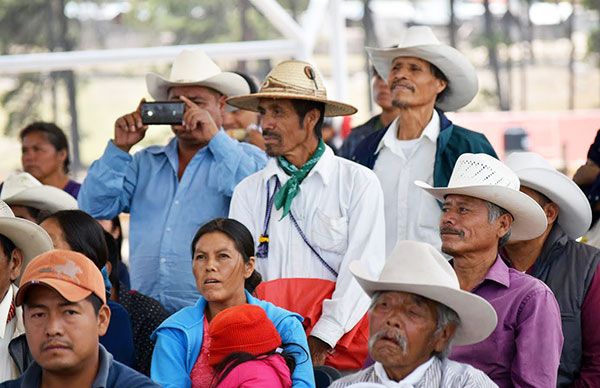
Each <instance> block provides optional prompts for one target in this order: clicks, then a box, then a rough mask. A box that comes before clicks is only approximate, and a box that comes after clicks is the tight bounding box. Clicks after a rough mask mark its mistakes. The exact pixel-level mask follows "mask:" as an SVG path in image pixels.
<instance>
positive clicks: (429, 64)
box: [351, 27, 496, 253]
mask: <svg viewBox="0 0 600 388" xmlns="http://www.w3.org/2000/svg"><path fill="white" fill-rule="evenodd" d="M367 51H368V52H369V56H370V57H371V61H372V63H373V64H374V66H375V68H376V69H377V72H378V73H379V74H381V77H382V78H383V79H385V80H387V83H388V85H389V86H390V88H391V94H392V104H393V105H394V106H395V107H397V108H398V109H399V115H398V117H397V118H396V119H395V120H394V121H393V122H392V123H391V124H390V125H389V126H388V127H386V128H383V129H381V130H379V131H377V132H375V133H373V134H372V135H370V136H368V137H367V138H366V139H365V140H364V141H363V142H361V143H360V144H359V145H358V147H357V148H356V150H355V151H354V154H353V156H352V158H351V159H352V160H354V161H356V162H358V163H360V164H362V165H364V166H366V167H368V168H371V169H373V171H375V174H376V175H377V177H378V178H379V181H380V182H381V187H382V189H383V195H384V198H385V201H384V207H385V217H386V219H385V223H386V249H387V253H389V252H391V251H392V249H393V248H394V246H395V245H396V241H399V240H416V241H424V242H428V243H430V244H432V245H433V246H435V247H437V248H440V247H441V240H440V237H439V233H438V221H439V218H440V207H439V205H438V203H437V202H436V200H435V199H434V198H431V197H428V196H427V195H425V194H424V193H423V192H422V191H421V190H418V188H416V187H415V186H414V185H413V184H412V182H414V181H415V180H422V181H425V182H428V183H430V184H432V185H434V186H444V185H446V184H447V183H448V179H449V178H450V175H451V174H452V168H453V167H454V164H455V162H456V159H457V158H458V157H459V156H460V155H461V154H462V153H465V152H470V153H486V154H489V155H492V156H494V157H496V153H495V152H494V149H493V148H492V146H491V145H490V143H489V142H488V140H487V139H486V137H485V136H484V135H483V134H481V133H477V132H473V131H470V130H468V129H465V128H462V127H459V126H457V125H454V124H452V122H451V121H450V120H448V118H447V117H446V116H445V115H444V111H454V110H457V109H460V108H462V107H463V106H465V105H467V104H468V103H469V102H470V101H471V100H472V99H473V97H475V95H476V94H477V89H478V80H477V74H476V73H475V69H474V67H473V65H472V64H471V63H470V62H469V60H468V59H467V58H466V57H465V56H464V55H463V54H461V53H460V52H459V51H457V50H456V49H454V48H452V47H450V46H447V45H444V44H441V43H440V42H439V41H438V40H437V38H436V37H435V36H434V35H433V32H432V31H431V29H430V28H429V27H411V28H409V29H408V30H407V32H406V35H405V36H404V39H403V41H402V42H401V43H400V44H399V45H398V46H397V47H393V48H387V49H375V48H367Z"/></svg>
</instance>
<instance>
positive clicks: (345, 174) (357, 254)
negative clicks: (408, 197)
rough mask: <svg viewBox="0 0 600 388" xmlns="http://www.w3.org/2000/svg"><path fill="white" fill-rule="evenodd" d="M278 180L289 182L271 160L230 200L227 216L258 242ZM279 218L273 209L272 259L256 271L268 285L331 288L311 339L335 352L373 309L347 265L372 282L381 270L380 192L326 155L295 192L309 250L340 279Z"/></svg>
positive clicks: (364, 175) (347, 164) (357, 170)
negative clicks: (358, 266) (324, 283)
mask: <svg viewBox="0 0 600 388" xmlns="http://www.w3.org/2000/svg"><path fill="white" fill-rule="evenodd" d="M275 177H278V178H279V181H280V182H281V185H283V184H285V182H286V181H287V180H288V179H289V176H288V175H287V174H286V173H285V172H284V171H283V170H282V169H281V168H280V167H279V166H278V164H277V160H276V159H275V158H271V159H270V160H269V162H268V163H267V166H266V167H265V168H264V169H263V170H262V171H259V172H257V173H255V174H253V175H251V176H249V177H247V178H246V179H244V180H243V181H242V182H240V184H239V185H238V186H237V187H236V189H235V192H234V193H233V198H232V200H231V208H230V212H229V216H230V217H231V218H235V219H237V220H238V221H240V222H241V223H243V224H244V225H245V226H246V227H247V228H248V229H249V230H250V232H251V233H252V236H254V239H255V242H257V240H258V237H259V236H260V235H261V233H262V232H263V227H264V225H263V224H264V218H265V211H266V204H267V181H269V182H270V189H271V193H272V192H273V189H274V187H275V180H276V178H275ZM282 210H283V209H280V210H276V209H275V206H274V205H273V208H272V213H271V217H270V225H269V230H268V235H269V254H268V257H267V258H264V259H261V258H257V259H256V269H257V270H258V271H259V272H260V273H261V275H262V277H263V279H265V280H266V281H269V280H274V279H280V278H317V279H326V280H332V281H335V282H336V287H335V291H334V292H333V295H332V298H331V299H326V300H325V301H324V302H323V314H322V315H321V318H320V319H319V321H318V322H317V323H316V324H315V326H314V328H313V331H312V332H311V335H313V336H315V337H318V338H319V339H321V340H323V341H325V342H327V343H328V344H329V345H330V346H332V347H333V346H335V344H336V343H337V342H338V341H339V339H340V338H341V337H342V336H343V335H344V334H345V333H347V332H349V331H350V330H352V328H353V327H354V326H355V325H356V324H357V323H358V322H359V321H360V319H361V318H362V317H363V315H364V314H365V313H366V312H367V310H368V307H369V303H370V301H369V298H368V297H367V295H366V294H365V293H364V292H363V290H362V289H361V288H360V286H359V285H358V283H357V282H356V280H355V279H354V278H353V276H352V274H351V273H350V271H349V269H348V266H349V264H350V262H351V261H353V260H359V261H361V262H362V263H363V264H364V265H365V267H367V268H368V269H369V270H370V272H371V275H372V276H373V277H374V278H376V277H378V275H379V273H380V272H381V270H382V269H383V264H384V262H385V240H384V232H385V227H384V218H383V194H382V192H381V187H380V185H379V182H378V181H377V177H376V176H375V174H373V172H372V171H370V170H369V169H367V168H365V167H363V166H360V165H358V164H356V163H354V162H351V161H348V160H346V159H343V158H339V157H337V156H335V155H334V154H333V152H332V151H331V149H330V148H329V147H327V148H326V150H325V153H324V154H323V155H322V156H321V158H320V159H319V161H318V162H317V164H316V165H315V166H314V167H313V169H312V170H311V171H310V173H309V174H308V176H307V177H306V178H305V179H304V181H303V182H302V184H301V185H300V190H299V194H298V195H297V196H296V197H295V198H294V200H293V202H292V206H291V213H293V215H294V217H295V218H296V220H297V221H298V224H299V226H300V228H301V229H302V231H303V232H304V234H305V235H306V237H307V239H308V241H309V242H310V243H311V245H312V246H313V247H314V248H316V249H317V250H318V251H319V253H320V255H321V257H322V258H323V259H324V260H325V261H326V262H327V263H328V264H329V265H330V266H331V267H332V268H333V269H334V270H335V271H336V272H337V273H338V277H337V279H336V277H335V276H334V275H333V274H332V273H331V272H329V271H328V270H327V269H326V268H325V266H324V265H323V264H322V263H321V262H320V261H319V259H318V258H317V257H316V255H315V254H314V253H313V252H312V251H311V250H310V248H309V247H308V245H307V244H306V243H305V242H304V240H303V239H302V237H301V236H300V234H299V233H298V230H297V229H296V228H295V227H294V225H293V224H292V221H291V217H290V216H289V215H287V216H286V217H285V218H283V219H281V215H282ZM280 219H281V220H280Z"/></svg>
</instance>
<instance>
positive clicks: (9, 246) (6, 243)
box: [0, 234, 17, 261]
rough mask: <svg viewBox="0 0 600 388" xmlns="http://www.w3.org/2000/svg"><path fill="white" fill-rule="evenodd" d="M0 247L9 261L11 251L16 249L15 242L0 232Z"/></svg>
mask: <svg viewBox="0 0 600 388" xmlns="http://www.w3.org/2000/svg"><path fill="white" fill-rule="evenodd" d="M0 247H2V252H4V254H5V255H6V257H7V258H8V261H10V258H11V256H12V253H13V251H14V250H15V249H17V246H16V245H15V243H14V242H12V240H11V239H9V238H8V237H6V236H5V235H3V234H0Z"/></svg>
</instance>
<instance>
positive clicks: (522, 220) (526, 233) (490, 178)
mask: <svg viewBox="0 0 600 388" xmlns="http://www.w3.org/2000/svg"><path fill="white" fill-rule="evenodd" d="M415 184H416V185H417V186H419V187H421V188H422V189H423V190H425V191H427V192H428V193H429V194H431V195H432V196H434V197H435V198H437V199H438V200H440V201H443V200H444V197H446V195H449V194H459V195H467V196H469V197H475V198H479V199H483V200H485V201H488V202H491V203H493V204H495V205H498V206H500V207H501V208H503V209H505V210H506V211H508V212H509V213H510V214H511V215H512V217H513V219H514V221H513V223H512V226H511V236H510V239H511V240H512V241H521V240H531V239H533V238H536V237H538V236H539V235H541V234H542V233H543V232H544V230H546V226H547V225H548V223H547V220H546V214H545V213H544V210H543V209H542V208H541V207H540V205H538V203H537V202H535V201H534V200H533V199H531V198H530V197H529V196H528V195H526V194H524V193H522V192H520V191H519V187H520V183H519V178H518V177H517V175H516V174H515V173H514V172H513V171H512V170H511V169H510V168H508V166H506V165H505V164H504V163H502V162H501V161H499V160H498V159H496V158H493V157H491V156H490V155H487V154H469V153H465V154H462V155H461V156H460V157H459V158H458V160H457V161H456V164H455V165H454V169H453V170H452V175H451V176H450V182H448V187H432V186H430V185H429V184H427V183H425V182H422V181H415Z"/></svg>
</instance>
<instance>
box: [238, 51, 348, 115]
mask: <svg viewBox="0 0 600 388" xmlns="http://www.w3.org/2000/svg"><path fill="white" fill-rule="evenodd" d="M261 99H291V100H309V101H317V102H322V103H323V104H325V117H333V116H347V115H352V114H354V113H356V108H355V107H353V106H352V105H349V104H344V103H343V102H338V101H333V100H329V99H327V90H325V84H324V83H323V80H322V79H321V76H320V75H319V73H318V72H317V70H316V69H315V68H314V67H313V66H312V65H311V64H310V63H307V62H302V61H297V60H290V61H284V62H281V63H279V64H278V65H277V66H275V67H274V68H273V70H271V72H270V73H269V74H268V75H267V78H266V79H265V80H264V82H263V83H262V85H261V87H260V90H259V91H258V93H254V94H247V95H245V96H238V97H230V98H229V99H228V100H227V103H228V104H229V105H231V106H235V107H236V108H239V109H245V110H249V111H252V112H256V111H258V102H259V100H261Z"/></svg>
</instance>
